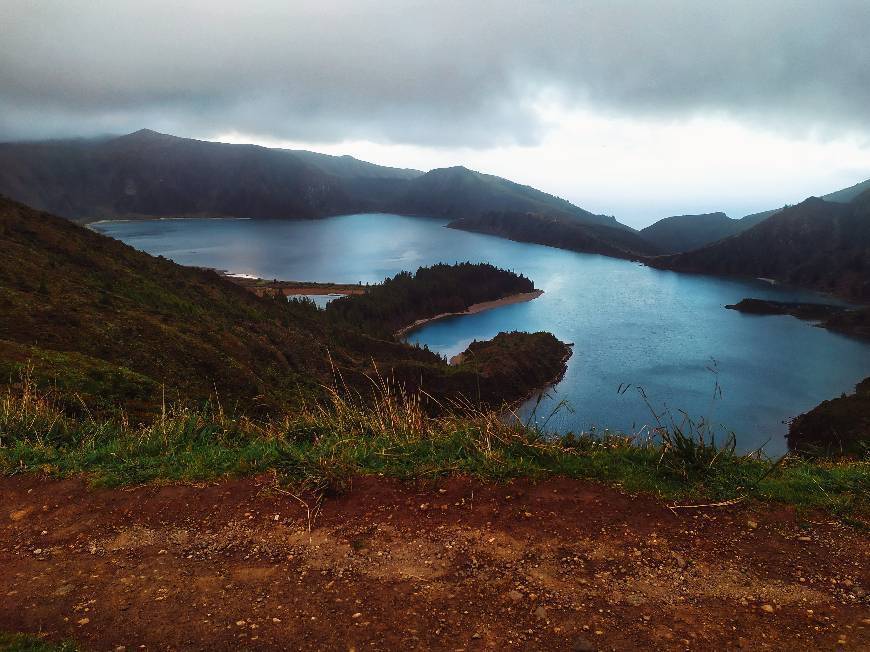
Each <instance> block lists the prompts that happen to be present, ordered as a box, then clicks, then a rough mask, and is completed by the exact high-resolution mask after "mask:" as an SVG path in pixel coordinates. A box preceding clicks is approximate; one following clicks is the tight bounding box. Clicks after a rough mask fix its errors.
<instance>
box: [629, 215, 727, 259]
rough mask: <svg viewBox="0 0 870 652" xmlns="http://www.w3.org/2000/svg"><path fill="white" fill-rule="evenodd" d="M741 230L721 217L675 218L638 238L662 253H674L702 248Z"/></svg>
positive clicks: (696, 216) (646, 230) (661, 221)
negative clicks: (643, 239) (646, 241)
mask: <svg viewBox="0 0 870 652" xmlns="http://www.w3.org/2000/svg"><path fill="white" fill-rule="evenodd" d="M740 230H741V224H740V220H734V219H731V218H730V217H728V216H727V215H726V214H725V213H704V214H701V215H675V216H673V217H666V218H664V219H661V220H659V221H658V222H656V223H655V224H652V225H650V226H648V227H646V228H645V229H641V231H640V234H641V236H642V237H643V238H645V239H646V240H649V241H650V242H651V243H652V244H654V245H655V246H656V247H657V248H658V249H659V251H661V252H663V253H678V252H681V251H690V250H692V249H697V248H698V247H703V246H704V245H706V244H709V243H711V242H716V241H717V240H721V239H722V238H728V237H730V236H732V235H735V234H736V233H739V232H740Z"/></svg>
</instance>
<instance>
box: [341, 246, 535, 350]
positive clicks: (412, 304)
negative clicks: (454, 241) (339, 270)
mask: <svg viewBox="0 0 870 652" xmlns="http://www.w3.org/2000/svg"><path fill="white" fill-rule="evenodd" d="M534 289H535V284H534V283H532V281H530V280H529V279H527V278H526V277H525V276H523V275H517V274H514V273H513V272H508V271H506V270H503V269H499V268H498V267H494V266H493V265H489V264H487V263H475V264H472V263H459V264H457V265H444V264H439V265H433V266H432V267H421V268H420V269H418V270H417V272H416V273H414V274H412V273H411V272H400V273H399V274H396V275H395V276H394V277H393V278H388V279H385V280H384V282H383V283H381V284H378V285H374V286H371V287H369V288H368V290H367V291H366V292H365V293H364V294H357V295H348V296H345V297H342V298H340V299H335V300H333V301H331V302H330V303H329V304H328V305H327V307H326V313H327V315H328V316H329V317H330V319H332V320H333V321H334V322H335V323H340V324H347V325H357V326H360V327H362V328H363V329H365V330H367V331H369V332H371V333H379V334H381V335H384V336H389V335H390V334H392V333H395V332H396V331H398V330H400V329H402V328H404V327H406V326H408V325H409V324H412V323H414V322H416V321H418V320H422V319H429V318H431V317H434V316H436V315H440V314H444V313H450V312H462V311H463V310H465V309H466V308H468V307H469V306H471V305H473V304H475V303H483V302H485V301H493V300H495V299H500V298H502V297H506V296H509V295H512V294H520V293H525V292H532V291H534Z"/></svg>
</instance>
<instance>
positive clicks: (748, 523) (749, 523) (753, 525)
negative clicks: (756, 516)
mask: <svg viewBox="0 0 870 652" xmlns="http://www.w3.org/2000/svg"><path fill="white" fill-rule="evenodd" d="M746 526H747V527H748V528H749V529H750V530H754V529H755V528H757V527H758V523H756V522H755V521H746Z"/></svg>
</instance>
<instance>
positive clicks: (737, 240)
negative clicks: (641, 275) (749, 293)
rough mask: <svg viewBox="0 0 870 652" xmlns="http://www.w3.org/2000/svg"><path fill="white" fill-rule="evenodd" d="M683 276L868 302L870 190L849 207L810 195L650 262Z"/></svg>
mask: <svg viewBox="0 0 870 652" xmlns="http://www.w3.org/2000/svg"><path fill="white" fill-rule="evenodd" d="M650 264H652V265H654V266H656V267H663V268H666V269H673V270H677V271H685V272H703V273H709V274H730V275H739V276H753V277H763V278H770V279H775V280H777V281H781V282H784V283H790V284H795V285H800V286H804V287H808V288H813V289H816V290H820V291H824V292H831V293H834V294H838V295H840V296H843V297H846V298H849V299H852V300H856V301H868V300H870V191H867V192H865V193H863V194H862V195H859V196H858V197H856V198H855V199H853V200H852V201H851V202H850V203H848V204H841V203H836V202H830V201H825V200H823V199H818V198H815V197H811V198H810V199H807V200H806V201H804V202H801V203H800V204H797V205H796V206H789V207H787V208H784V209H783V210H781V211H779V212H778V213H776V214H774V215H772V216H771V217H769V218H767V219H766V220H764V221H762V222H761V223H759V224H757V225H756V226H754V227H752V228H751V229H749V230H746V231H744V232H742V233H740V234H738V235H735V236H733V237H730V238H727V239H725V240H721V241H719V242H716V243H713V244H711V245H708V246H706V247H702V248H700V249H696V250H694V251H690V252H686V253H681V254H675V255H668V256H661V257H658V258H653V259H651V261H650Z"/></svg>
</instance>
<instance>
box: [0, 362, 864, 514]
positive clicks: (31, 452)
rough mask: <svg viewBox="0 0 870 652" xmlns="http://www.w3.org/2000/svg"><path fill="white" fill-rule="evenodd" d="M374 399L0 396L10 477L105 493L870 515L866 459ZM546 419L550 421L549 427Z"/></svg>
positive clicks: (697, 432)
mask: <svg viewBox="0 0 870 652" xmlns="http://www.w3.org/2000/svg"><path fill="white" fill-rule="evenodd" d="M372 382H373V384H374V385H375V386H376V387H377V389H378V391H377V393H376V397H375V399H374V400H363V399H362V398H361V396H360V395H359V394H354V393H352V392H350V391H348V390H347V389H346V388H341V389H339V388H330V389H328V391H327V396H328V401H326V402H323V403H316V404H311V405H307V406H304V407H302V408H300V409H298V410H297V411H294V412H288V413H287V414H285V415H283V416H282V417H281V418H277V419H268V420H254V419H250V418H245V417H235V416H233V415H229V414H226V413H225V412H224V411H223V410H222V409H221V408H220V406H218V405H214V404H206V405H204V406H202V407H200V408H196V409H194V408H190V407H185V408H168V409H167V410H166V411H165V413H164V414H162V415H161V416H160V417H159V418H158V419H156V420H154V421H153V422H151V423H146V424H138V425H133V424H131V423H130V422H129V421H128V420H127V419H126V418H124V417H123V415H121V416H117V417H112V418H106V419H98V418H95V417H93V416H87V415H88V414H89V413H88V412H87V411H85V412H84V414H85V415H86V416H81V414H78V415H77V416H69V415H68V414H66V413H65V412H64V411H63V409H62V408H61V407H60V404H59V403H58V402H56V401H55V400H54V399H53V397H52V395H51V393H50V392H40V391H39V390H37V388H36V386H35V385H34V384H33V383H32V382H30V381H29V380H28V379H27V378H26V377H25V378H24V379H23V380H22V382H21V383H18V384H16V385H15V386H11V387H9V388H8V389H7V390H6V393H5V394H4V395H3V396H2V397H0V472H2V473H5V474H15V473H22V472H33V471H41V472H46V473H49V474H52V475H56V476H60V477H64V476H70V475H77V474H86V475H87V476H89V477H90V478H91V480H92V481H93V482H94V483H96V484H100V485H109V486H114V485H124V484H138V483H144V482H153V481H164V482H165V481H204V480H211V479H217V478H221V477H226V476H236V475H244V474H252V473H262V472H266V471H275V472H276V473H277V474H278V475H279V477H280V479H281V480H282V482H283V483H284V484H285V485H287V486H290V487H293V488H294V491H299V492H310V493H313V494H317V495H319V496H323V495H328V494H331V493H338V492H341V491H344V490H345V489H346V488H347V487H348V486H349V483H350V482H351V479H352V478H353V477H354V476H355V475H361V474H383V475H387V476H391V477H396V478H403V479H413V480H420V479H424V480H428V479H434V478H438V477H443V476H450V475H456V474H464V475H469V476H474V477H478V478H481V479H484V480H491V481H503V480H509V479H511V478H519V477H532V478H544V477H547V476H553V475H560V476H566V477H571V478H582V479H589V480H595V481H600V482H604V483H608V484H611V485H617V486H620V487H622V488H624V489H625V490H627V491H631V492H648V493H653V494H656V495H658V496H661V497H663V498H667V499H678V500H708V499H714V500H731V499H735V498H741V497H754V498H758V499H762V500H774V501H779V502H783V503H789V504H794V505H798V506H801V507H811V508H824V509H827V510H829V511H832V512H836V513H840V514H843V515H846V514H851V515H853V516H855V515H857V517H862V515H865V514H867V513H868V512H870V510H868V506H870V496H868V487H870V464H868V462H867V461H866V460H864V461H862V460H852V461H849V460H845V461H837V462H834V461H825V460H815V461H809V460H805V459H799V458H792V457H786V458H783V459H781V460H779V461H776V462H774V461H771V460H766V459H763V458H762V457H761V456H760V455H738V454H736V453H735V449H734V444H733V440H728V441H726V444H725V445H723V446H719V445H716V444H715V442H714V441H713V439H712V438H711V437H708V432H707V430H706V429H704V428H699V426H698V424H694V423H691V422H690V425H688V426H686V425H684V424H675V423H667V422H664V421H663V422H661V423H660V424H659V427H658V428H657V429H656V431H655V434H656V436H655V437H646V438H640V437H636V436H630V435H624V434H616V433H609V432H604V433H580V434H575V433H569V434H567V435H565V436H561V437H559V436H554V435H552V434H551V433H548V432H546V431H545V429H544V427H539V426H536V425H534V424H533V423H532V422H531V421H532V420H529V422H523V421H522V420H520V419H519V417H518V416H517V415H516V414H514V415H507V416H506V415H505V414H503V413H499V412H496V411H491V410H483V409H479V408H477V407H475V406H474V405H472V404H470V403H467V402H464V401H455V402H453V403H451V404H449V405H441V406H440V409H439V411H438V416H432V415H431V410H430V409H427V407H426V405H425V404H426V403H427V402H431V401H434V400H435V399H433V398H432V397H431V396H427V395H425V394H422V393H413V394H411V393H406V392H404V391H403V390H402V388H401V387H399V386H397V385H396V384H395V383H392V382H390V381H388V380H384V379H381V378H375V379H373V380H372ZM544 423H546V421H545V422H544Z"/></svg>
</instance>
